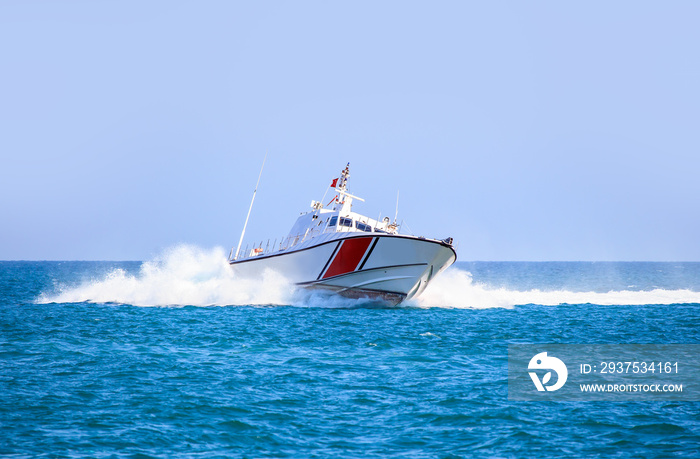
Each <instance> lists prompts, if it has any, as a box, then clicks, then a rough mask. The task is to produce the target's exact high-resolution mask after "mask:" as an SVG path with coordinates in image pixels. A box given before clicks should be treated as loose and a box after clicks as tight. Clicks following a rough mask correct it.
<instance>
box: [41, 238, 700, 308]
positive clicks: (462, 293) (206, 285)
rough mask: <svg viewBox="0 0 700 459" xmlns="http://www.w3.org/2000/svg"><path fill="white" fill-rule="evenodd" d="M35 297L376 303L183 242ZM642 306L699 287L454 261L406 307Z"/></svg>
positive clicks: (146, 302) (697, 299)
mask: <svg viewBox="0 0 700 459" xmlns="http://www.w3.org/2000/svg"><path fill="white" fill-rule="evenodd" d="M37 302H38V303H78V302H93V303H121V304H132V305H137V306H182V305H193V306H213V305H218V306H227V305H293V306H299V307H312V308H313V307H322V308H357V307H376V306H378V305H379V303H377V302H372V301H368V300H362V299H360V300H356V299H347V298H343V297H340V296H338V295H332V294H328V293H324V292H320V291H307V290H303V289H296V288H295V287H294V286H293V285H292V284H291V283H289V282H288V281H286V280H285V279H284V277H283V276H282V275H281V274H279V273H276V272H274V271H267V272H265V274H264V275H263V276H262V278H260V279H252V280H251V279H241V278H237V277H236V276H235V274H234V271H233V270H232V269H231V267H230V266H229V264H228V262H227V259H226V252H225V251H224V249H223V248H219V247H217V248H213V249H208V250H207V249H202V248H199V247H196V246H190V245H180V246H176V247H173V248H171V249H169V250H166V251H165V252H164V253H163V254H162V255H160V256H158V257H156V258H155V259H153V260H151V261H147V262H144V263H142V265H141V267H140V268H139V271H138V272H137V273H135V274H131V273H128V272H126V271H125V270H123V269H121V268H115V269H114V270H112V271H111V272H109V273H108V274H107V275H106V276H104V277H102V278H99V279H91V280H88V281H85V282H83V283H82V284H80V285H78V286H63V287H59V289H58V292H57V293H50V294H42V295H41V296H40V297H39V298H38V299H37ZM564 303H566V304H585V303H592V304H600V305H645V304H673V303H681V304H682V303H700V292H694V291H691V290H662V289H657V290H651V291H632V290H623V291H612V292H607V293H597V292H572V291H566V290H556V291H549V290H547V291H544V290H537V289H534V290H527V291H522V290H510V289H506V288H492V287H489V286H488V285H483V284H479V283H475V282H474V281H473V279H472V276H471V274H470V273H469V272H467V271H464V270H460V269H458V268H456V267H452V268H450V269H448V270H447V271H445V272H444V273H442V274H441V275H440V276H438V277H436V278H435V279H434V280H433V281H432V282H431V284H430V285H429V286H428V288H427V289H426V291H425V292H423V294H422V295H421V296H420V297H418V298H416V299H413V300H411V301H409V302H407V303H406V304H405V305H406V306H417V307H445V308H474V309H482V308H512V307H514V306H517V305H525V304H541V305H559V304H564Z"/></svg>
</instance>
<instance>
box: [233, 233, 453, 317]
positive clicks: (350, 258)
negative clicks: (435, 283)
mask: <svg viewBox="0 0 700 459" xmlns="http://www.w3.org/2000/svg"><path fill="white" fill-rule="evenodd" d="M455 259H456V254H455V251H454V249H453V248H452V246H451V245H449V244H447V243H445V242H442V241H437V240H432V239H423V238H417V237H413V236H405V235H398V234H384V233H374V232H370V233H367V232H363V233H358V232H351V233H348V232H345V233H343V232H338V233H326V234H322V235H319V236H316V237H314V238H312V239H310V240H307V241H304V242H302V243H299V244H297V245H295V246H293V247H292V248H290V249H286V250H281V251H278V252H272V253H268V254H265V255H259V256H257V257H250V258H245V259H242V260H235V261H231V266H232V267H233V269H234V270H235V272H236V274H237V275H239V276H241V277H258V278H259V277H260V276H262V273H263V272H264V271H265V270H266V269H271V270H274V271H277V272H279V273H281V274H282V275H284V276H285V277H286V278H287V279H288V280H290V281H291V282H294V283H295V284H297V285H299V286H302V287H305V288H320V289H325V290H330V291H334V292H336V293H339V294H341V295H344V296H348V297H352V298H365V297H366V298H373V299H381V300H384V301H387V302H389V303H392V304H398V303H400V302H401V301H403V300H406V299H410V298H412V297H414V296H416V295H419V294H420V293H421V292H422V291H423V290H424V289H425V287H426V286H427V285H428V283H429V282H430V280H431V279H432V278H433V277H434V276H436V275H437V274H439V273H440V272H441V271H443V270H444V269H445V268H447V267H448V266H450V265H451V264H452V263H453V262H454V261H455Z"/></svg>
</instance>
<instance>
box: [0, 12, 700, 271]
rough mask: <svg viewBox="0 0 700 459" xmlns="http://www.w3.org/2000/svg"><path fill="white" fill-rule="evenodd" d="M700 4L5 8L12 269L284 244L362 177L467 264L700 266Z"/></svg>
mask: <svg viewBox="0 0 700 459" xmlns="http://www.w3.org/2000/svg"><path fill="white" fill-rule="evenodd" d="M699 18H700V3H699V2H696V1H685V2H684V1H674V2H658V1H653V2H643V1H616V2H607V1H606V2H603V1H600V2H591V1H586V2H560V1H549V2H520V1H512V2H490V1H489V2H485V1H474V2H467V1H454V2H450V1H444V2H407V1H396V2H389V1H386V2H384V1H382V2H376V1H367V2H362V1H358V2H326V1H319V2H282V1H280V2H250V1H248V2H233V1H203V2H194V1H191V2H176V1H162V2H156V1H149V2H141V1H138V2H136V1H102V2H93V1H70V0H66V1H60V2H55V1H32V0H26V1H4V2H1V3H0V65H1V66H2V67H1V68H2V71H1V72H0V155H1V159H2V161H1V163H0V222H1V224H0V259H65V260H73V259H114V260H134V259H135V260H141V259H148V258H151V257H152V256H153V255H154V254H157V253H159V252H160V251H161V250H163V249H164V248H167V247H170V246H173V245H175V244H179V243H191V244H196V245H198V246H201V247H206V248H208V247H213V246H226V247H230V246H232V245H234V244H235V243H236V242H237V241H238V237H239V235H240V230H241V227H242V225H243V220H244V218H245V213H246V211H247V208H248V205H249V202H250V197H251V193H252V190H253V187H254V186H255V180H256V179H257V174H258V170H259V167H260V163H261V161H262V158H263V156H264V154H265V152H266V151H269V156H268V159H267V165H266V168H265V172H264V174H263V178H262V182H261V185H260V190H259V192H258V196H257V198H256V206H255V208H254V209H253V214H252V216H251V222H250V224H249V228H248V232H247V235H249V236H250V238H251V239H252V238H256V237H260V238H263V237H264V238H267V237H270V238H275V237H280V236H283V235H284V234H285V233H286V232H287V231H288V230H289V228H290V227H291V225H292V223H293V221H294V220H295V218H296V216H297V215H298V213H299V212H301V211H305V210H307V209H308V205H309V203H310V201H311V200H312V199H320V198H321V196H322V195H323V192H324V191H325V190H326V187H327V186H328V184H329V183H330V180H331V179H332V178H333V177H337V176H338V172H339V171H340V170H341V169H342V168H343V166H344V165H345V163H346V162H348V161H349V162H350V163H351V172H352V177H351V182H350V190H351V191H352V192H354V193H355V194H357V195H359V196H362V197H364V198H366V199H367V202H366V203H365V204H361V205H359V206H357V207H356V210H357V211H361V212H362V211H363V212H366V213H367V214H369V215H370V216H376V215H378V214H379V212H382V213H383V215H387V214H392V215H393V212H394V204H395V199H396V191H397V189H399V190H400V195H401V200H400V209H399V219H404V220H405V222H406V223H407V224H408V226H409V227H410V229H411V230H412V231H413V232H414V233H415V234H416V235H424V236H432V237H440V238H443V237H446V236H453V237H454V238H455V239H456V240H457V241H458V242H459V250H458V254H459V257H460V259H462V260H700V236H699V235H700V179H699V177H698V175H699V173H700V83H699V82H700V48H699V45H700V27H698V19H699Z"/></svg>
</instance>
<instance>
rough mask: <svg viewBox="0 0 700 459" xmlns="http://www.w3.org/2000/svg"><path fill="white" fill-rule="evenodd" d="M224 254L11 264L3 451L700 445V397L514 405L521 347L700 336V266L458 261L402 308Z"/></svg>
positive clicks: (526, 453) (430, 451)
mask: <svg viewBox="0 0 700 459" xmlns="http://www.w3.org/2000/svg"><path fill="white" fill-rule="evenodd" d="M225 259H226V253H225V252H224V251H223V249H211V250H207V249H201V248H197V247H191V246H190V247H188V246H180V247H175V248H173V249H171V250H169V251H167V252H166V253H164V254H163V255H162V256H159V257H157V258H155V259H153V260H150V261H148V262H144V263H141V262H78V261H67V262H0V457H16V458H19V457H22V458H24V457H66V458H72V457H134V458H148V457H156V458H166V457H167V458H170V457H207V458H208V457H295V458H296V457H319V458H322V457H342V458H346V457H401V458H433V457H439V458H456V457H473V456H479V457H482V456H483V457H543V456H544V457H559V456H579V457H589V456H605V457H644V458H650V457H670V456H674V457H699V456H700V402H658V401H645V402H516V401H509V400H508V387H507V377H508V374H507V372H508V368H507V356H508V344H516V343H518V344H520V343H591V344H593V343H611V344H616V343H620V344H622V343H657V344H659V343H660V344H663V343H679V344H698V343H700V263H500V262H499V263H496V262H460V263H457V264H456V265H455V266H454V267H452V268H450V269H449V270H448V271H446V272H445V273H443V275H442V276H441V277H439V278H437V279H436V280H435V282H434V284H432V285H431V286H430V288H429V289H428V290H427V291H426V292H425V294H424V295H423V296H422V297H421V298H419V299H418V300H415V301H412V302H409V303H407V304H403V305H399V306H398V307H384V306H383V305H381V304H379V303H373V302H367V301H358V300H346V299H342V298H336V297H332V296H323V295H317V294H314V295H309V294H305V293H304V292H298V291H295V290H294V289H293V288H292V287H291V286H290V285H288V284H287V283H286V282H285V281H284V279H283V277H282V276H280V275H279V274H277V273H268V274H267V275H266V276H265V277H264V278H263V279H260V280H257V281H255V282H242V281H240V280H238V279H236V278H235V277H234V276H233V275H232V273H231V271H230V270H229V269H228V266H227V265H226V261H225Z"/></svg>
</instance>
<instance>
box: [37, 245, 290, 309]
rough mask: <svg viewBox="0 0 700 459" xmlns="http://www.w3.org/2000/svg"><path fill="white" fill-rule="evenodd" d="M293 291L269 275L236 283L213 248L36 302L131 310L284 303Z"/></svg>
mask: <svg viewBox="0 0 700 459" xmlns="http://www.w3.org/2000/svg"><path fill="white" fill-rule="evenodd" d="M294 290H295V289H294V287H293V286H292V285H291V284H290V283H289V282H287V281H286V280H285V279H284V277H282V276H281V275H280V274H279V273H276V272H274V271H266V272H265V273H264V275H263V276H262V278H260V279H254V280H251V279H239V278H237V277H236V276H235V275H234V273H233V270H232V269H231V267H230V266H229V264H228V262H227V260H226V252H225V250H224V249H223V248H220V247H217V248H214V249H210V250H204V249H201V248H198V247H194V246H189V245H180V246H176V247H174V248H171V249H169V250H166V251H165V252H164V253H163V254H162V255H161V256H159V257H156V258H155V259H154V260H152V261H147V262H144V263H143V264H142V265H141V267H140V269H139V272H138V273H137V274H135V275H133V274H129V273H127V272H126V271H124V270H123V269H120V268H117V269H114V270H112V271H111V272H110V273H109V274H108V275H107V276H106V277H105V278H102V279H93V280H90V281H86V282H84V283H82V284H81V285H79V286H77V287H62V288H60V289H59V292H58V293H56V294H49V295H47V294H43V295H41V296H40V297H39V299H38V300H37V301H38V302H39V303H74V302H94V303H122V304H133V305H137V306H169V305H193V306H210V305H220V306H223V305H248V304H256V305H267V304H290V302H291V300H292V297H293V296H294Z"/></svg>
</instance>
